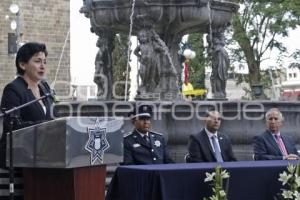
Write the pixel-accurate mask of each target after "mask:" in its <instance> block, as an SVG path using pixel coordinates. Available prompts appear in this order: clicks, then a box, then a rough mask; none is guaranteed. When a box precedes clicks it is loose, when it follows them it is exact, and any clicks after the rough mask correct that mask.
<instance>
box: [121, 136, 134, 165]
mask: <svg viewBox="0 0 300 200" xmlns="http://www.w3.org/2000/svg"><path fill="white" fill-rule="evenodd" d="M123 164H124V165H134V164H135V163H134V159H133V155H132V150H131V146H130V144H129V142H128V141H127V140H126V139H124V162H123Z"/></svg>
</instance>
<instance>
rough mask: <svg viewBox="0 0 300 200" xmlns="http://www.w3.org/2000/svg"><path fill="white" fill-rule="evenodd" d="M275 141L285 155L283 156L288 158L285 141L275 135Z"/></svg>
mask: <svg viewBox="0 0 300 200" xmlns="http://www.w3.org/2000/svg"><path fill="white" fill-rule="evenodd" d="M275 139H276V143H277V145H278V147H279V149H280V151H281V153H282V155H283V156H287V155H288V153H287V150H286V148H285V146H284V143H283V141H282V139H281V137H280V135H277V134H275Z"/></svg>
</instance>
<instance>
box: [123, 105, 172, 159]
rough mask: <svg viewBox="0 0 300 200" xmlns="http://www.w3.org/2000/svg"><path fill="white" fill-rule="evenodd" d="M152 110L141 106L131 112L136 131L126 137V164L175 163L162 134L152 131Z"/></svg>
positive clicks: (146, 106)
mask: <svg viewBox="0 0 300 200" xmlns="http://www.w3.org/2000/svg"><path fill="white" fill-rule="evenodd" d="M151 114H152V109H151V107H150V106H148V105H141V106H139V107H138V109H136V110H134V111H133V112H131V113H130V114H129V115H130V118H131V120H132V124H133V126H134V130H133V131H132V132H131V133H130V134H128V135H127V136H125V137H124V164H125V165H143V164H164V163H173V160H172V159H171V158H170V156H169V154H168V151H167V145H166V143H165V140H164V137H163V135H162V134H159V133H155V132H152V131H150V128H151Z"/></svg>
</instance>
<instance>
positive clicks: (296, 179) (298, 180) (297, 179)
mask: <svg viewBox="0 0 300 200" xmlns="http://www.w3.org/2000/svg"><path fill="white" fill-rule="evenodd" d="M295 183H296V184H297V187H300V177H299V176H295Z"/></svg>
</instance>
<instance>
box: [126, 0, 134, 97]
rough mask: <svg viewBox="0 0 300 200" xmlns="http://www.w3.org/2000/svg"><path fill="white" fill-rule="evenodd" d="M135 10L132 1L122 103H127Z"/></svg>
mask: <svg viewBox="0 0 300 200" xmlns="http://www.w3.org/2000/svg"><path fill="white" fill-rule="evenodd" d="M134 8H135V0H133V1H132V4H131V14H130V24H129V33H128V50H127V66H126V81H125V98H124V101H127V90H128V89H127V82H128V75H129V62H130V53H131V41H130V39H131V35H132V27H133V15H134Z"/></svg>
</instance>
